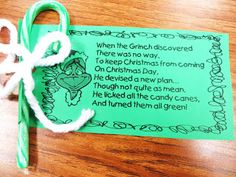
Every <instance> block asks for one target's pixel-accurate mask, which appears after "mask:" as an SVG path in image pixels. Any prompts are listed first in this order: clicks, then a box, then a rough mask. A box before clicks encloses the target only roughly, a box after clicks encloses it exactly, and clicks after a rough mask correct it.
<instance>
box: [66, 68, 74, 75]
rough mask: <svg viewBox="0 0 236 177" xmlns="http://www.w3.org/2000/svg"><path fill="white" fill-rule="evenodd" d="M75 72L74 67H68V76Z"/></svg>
mask: <svg viewBox="0 0 236 177" xmlns="http://www.w3.org/2000/svg"><path fill="white" fill-rule="evenodd" d="M72 72H73V69H72V67H68V68H67V70H66V71H65V73H66V75H71V74H72Z"/></svg>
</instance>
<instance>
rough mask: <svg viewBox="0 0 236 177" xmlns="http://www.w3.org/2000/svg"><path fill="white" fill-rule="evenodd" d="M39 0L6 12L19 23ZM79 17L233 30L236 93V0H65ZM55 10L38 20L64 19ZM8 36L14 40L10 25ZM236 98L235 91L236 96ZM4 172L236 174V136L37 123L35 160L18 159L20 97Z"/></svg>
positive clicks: (4, 150)
mask: <svg viewBox="0 0 236 177" xmlns="http://www.w3.org/2000/svg"><path fill="white" fill-rule="evenodd" d="M33 2H34V1H33V0H21V1H10V0H0V17H1V18H6V19H9V20H11V21H12V22H14V24H17V20H18V19H19V18H22V17H23V15H24V13H25V12H26V10H27V9H28V7H30V5H32V4H33ZM60 2H62V3H63V4H64V5H65V7H66V8H67V9H68V11H69V14H70V17H71V24H73V25H103V26H129V27H155V28H166V29H186V30H205V31H214V32H224V33H229V35H230V58H231V76H232V81H233V88H234V93H236V85H235V84H236V67H235V66H236V1H235V0H165V1H164V0H96V1H95V0H80V1H76V0H70V1H65V0H63V1H62V0H61V1H60ZM58 21H59V20H58V15H57V14H56V13H55V12H47V13H42V14H41V15H40V16H39V17H38V18H37V20H36V23H58ZM0 34H1V41H4V42H7V41H8V39H7V31H6V30H5V31H2V32H1V33H0ZM235 99H236V97H235V94H234V100H235ZM0 113H1V115H0V122H1V123H0V176H2V177H7V176H9V177H13V176H24V175H27V174H28V175H30V176H75V177H78V176H82V177H89V176H95V177H99V176H109V177H111V176H115V177H122V176H180V177H185V176H196V177H199V176H216V177H226V176H232V177H233V176H236V142H235V141H206V140H178V139H164V138H151V137H132V136H120V135H99V134H89V133H69V134H54V133H52V132H50V131H48V130H42V129H31V131H30V167H29V168H28V169H25V170H19V169H17V167H16V158H15V156H16V142H17V98H12V100H11V101H2V102H1V103H0Z"/></svg>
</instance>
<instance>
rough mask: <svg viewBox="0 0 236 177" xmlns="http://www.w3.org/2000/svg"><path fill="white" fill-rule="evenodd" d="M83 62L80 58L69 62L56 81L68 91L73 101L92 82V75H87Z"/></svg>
mask: <svg viewBox="0 0 236 177" xmlns="http://www.w3.org/2000/svg"><path fill="white" fill-rule="evenodd" d="M82 62H83V61H82V59H80V58H76V59H73V60H71V61H68V62H67V63H66V64H65V65H64V67H63V68H62V73H61V74H59V75H58V77H57V80H56V81H57V83H58V85H60V86H61V87H63V88H65V89H66V90H68V92H69V94H70V99H71V100H73V99H75V98H76V96H77V95H78V93H79V91H80V90H81V89H82V88H83V87H85V86H86V85H88V84H89V83H90V81H91V80H92V78H91V75H90V74H87V73H86V71H85V68H84V67H83V63H82Z"/></svg>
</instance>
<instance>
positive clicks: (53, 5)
mask: <svg viewBox="0 0 236 177" xmlns="http://www.w3.org/2000/svg"><path fill="white" fill-rule="evenodd" d="M45 10H54V11H57V12H58V13H59V16H60V21H61V23H60V24H59V29H58V30H59V31H61V32H63V33H65V34H67V31H68V27H69V26H70V19H69V15H68V12H67V10H66V8H65V7H64V6H63V5H62V4H60V3H59V2H57V1H52V0H43V1H39V2H37V3H35V4H34V5H33V6H32V7H31V8H30V9H29V10H28V11H27V12H26V15H25V16H24V19H23V22H22V26H21V29H20V43H21V44H22V45H23V46H25V47H26V48H27V49H28V50H31V46H30V33H31V29H32V25H33V22H34V20H35V18H36V17H37V15H38V14H39V13H40V12H42V11H45ZM53 47H54V46H53ZM55 47H58V46H55ZM20 60H22V58H21V59H20ZM18 119H19V120H18V145H17V166H18V167H19V168H27V167H28V164H29V108H28V104H27V101H26V97H25V96H24V86H23V84H22V82H21V83H20V88H19V118H18Z"/></svg>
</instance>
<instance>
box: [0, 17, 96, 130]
mask: <svg viewBox="0 0 236 177" xmlns="http://www.w3.org/2000/svg"><path fill="white" fill-rule="evenodd" d="M2 27H6V28H8V29H9V31H10V44H1V43H0V52H2V53H4V54H8V56H7V58H6V59H5V60H4V62H2V63H1V64H0V74H7V73H14V74H13V76H12V77H11V78H10V79H9V81H8V82H7V83H6V86H5V87H3V85H2V84H1V83H0V98H6V97H7V96H9V95H10V94H11V93H12V92H13V91H14V90H15V88H16V87H17V85H18V84H19V82H20V80H21V79H22V80H23V83H24V88H25V96H26V98H27V101H28V103H29V105H30V107H31V108H32V110H33V111H34V112H35V116H36V117H37V118H38V119H39V121H40V122H41V123H42V124H43V126H44V127H46V128H48V129H50V130H52V131H53V132H58V133H63V132H69V131H75V130H78V129H80V128H81V127H82V126H83V125H84V124H85V123H86V122H87V121H88V120H89V119H90V118H92V117H93V116H94V111H93V110H91V109H87V110H85V109H83V110H82V113H81V116H80V117H79V118H78V119H77V120H76V121H75V122H72V123H70V124H60V125H58V124H54V123H52V122H51V121H50V120H49V119H48V118H47V117H46V116H45V114H44V112H43V111H42V109H41V107H40V106H39V103H38V101H37V99H36V98H35V96H34V94H33V90H34V87H35V86H34V85H35V83H34V79H33V76H32V69H33V68H34V67H38V66H41V67H43V66H53V65H55V64H59V63H61V62H63V61H64V60H65V58H66V57H67V56H68V55H69V53H70V50H71V43H70V40H69V38H68V37H67V36H66V35H65V34H63V33H61V32H52V33H49V34H47V35H45V36H44V37H43V38H42V39H41V40H40V41H39V43H38V44H37V45H36V46H35V48H34V51H33V52H32V53H31V52H30V51H28V50H27V49H26V48H25V47H23V46H21V45H20V44H17V30H16V28H15V26H14V25H13V24H12V23H11V22H9V21H7V20H5V19H0V29H1V28H2ZM57 41H59V42H60V43H61V48H60V50H59V52H58V53H57V54H56V55H52V56H48V57H46V58H43V56H44V53H45V52H46V50H47V49H48V47H49V45H50V44H52V43H53V42H57ZM15 55H17V56H21V57H23V58H24V61H22V62H20V63H14V60H15ZM42 58H43V59H42Z"/></svg>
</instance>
